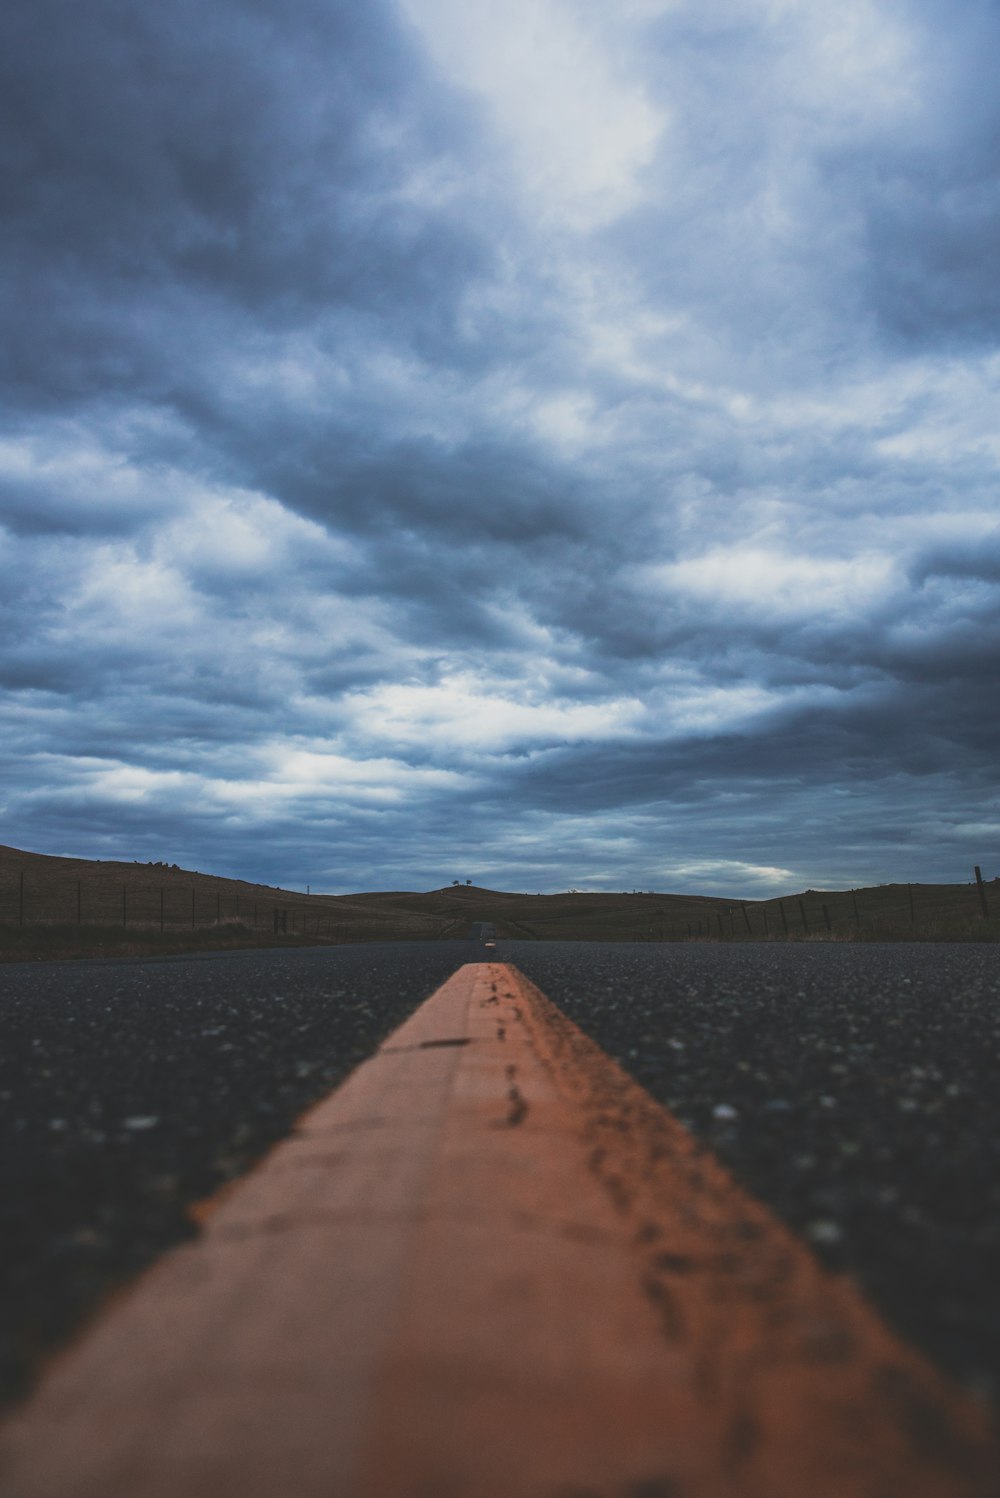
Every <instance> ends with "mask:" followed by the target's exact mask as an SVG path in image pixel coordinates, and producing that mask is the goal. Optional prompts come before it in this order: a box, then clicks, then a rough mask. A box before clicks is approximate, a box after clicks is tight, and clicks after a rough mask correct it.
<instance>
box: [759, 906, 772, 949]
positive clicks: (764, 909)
mask: <svg viewBox="0 0 1000 1498" xmlns="http://www.w3.org/2000/svg"><path fill="white" fill-rule="evenodd" d="M760 913H761V915H762V916H763V917H764V940H765V941H770V940H771V932H770V929H769V928H768V924H767V906H766V905H762V906H761V907H760Z"/></svg>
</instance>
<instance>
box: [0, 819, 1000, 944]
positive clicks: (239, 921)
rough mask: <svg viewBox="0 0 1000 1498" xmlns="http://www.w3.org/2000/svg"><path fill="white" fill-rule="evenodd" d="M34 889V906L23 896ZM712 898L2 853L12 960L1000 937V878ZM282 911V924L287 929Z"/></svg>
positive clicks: (4, 926) (4, 930) (3, 933)
mask: <svg viewBox="0 0 1000 1498" xmlns="http://www.w3.org/2000/svg"><path fill="white" fill-rule="evenodd" d="M22 889H23V901H22ZM987 900H988V901H989V904H990V916H989V919H987V920H984V919H983V917H982V914H981V909H980V904H979V895H978V891H977V889H976V886H975V884H960V885H955V884H948V885H925V884H918V885H909V886H908V885H900V884H897V885H879V886H877V887H875V888H868V889H859V890H855V891H853V892H852V891H850V890H846V891H845V890H826V891H822V890H806V891H805V892H803V893H802V894H798V895H789V896H783V897H782V899H781V900H778V899H772V900H763V901H758V900H754V901H746V902H740V901H736V900H732V899H726V898H724V897H715V896H708V895H668V894H627V893H622V894H612V893H605V894H574V893H567V894H558V895H530V894H511V893H506V892H503V891H499V890H487V889H478V888H473V887H470V886H466V885H460V886H449V887H447V888H444V889H440V890H432V891H430V892H428V893H426V894H413V893H407V892H404V891H390V892H385V893H367V894H356V895H304V894H301V893H299V892H296V891H291V890H282V889H275V888H272V887H271V886H269V885H263V884H250V883H247V882H245V881H243V880H237V879H224V878H219V877H217V876H215V875H211V874H201V873H198V872H195V871H192V870H189V869H179V868H172V867H167V866H165V865H153V864H140V863H120V862H100V861H94V860H89V859H71V858H51V857H48V856H47V855H44V854H38V853H26V852H22V851H20V850H18V849H15V848H6V847H0V958H7V960H25V959H30V958H44V957H57V956H58V957H69V956H99V955H100V956H104V955H122V954H136V955H138V954H147V953H154V952H179V951H192V950H195V951H197V950H209V949H219V948H236V947H245V946H273V945H282V946H284V945H302V944H303V943H306V944H309V945H315V944H317V943H325V942H355V941H363V942H367V941H404V940H405V941H413V940H421V939H423V940H434V939H441V938H448V937H459V936H464V935H465V933H466V932H467V931H468V929H469V927H470V925H471V924H472V923H473V922H474V921H489V922H492V923H493V924H494V925H495V926H496V929H497V932H498V934H499V935H501V936H506V937H519V938H522V939H528V940H557V941H685V940H695V941H697V940H702V941H704V940H710V941H720V940H724V941H730V942H732V941H760V940H765V939H766V940H772V941H773V940H781V941H784V940H789V941H803V940H809V941H918V940H922V941H996V940H997V939H1000V882H998V881H993V882H992V883H991V884H989V885H988V886H987ZM276 915H277V925H276V919H275V918H276Z"/></svg>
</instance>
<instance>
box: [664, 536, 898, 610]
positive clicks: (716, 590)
mask: <svg viewBox="0 0 1000 1498" xmlns="http://www.w3.org/2000/svg"><path fill="white" fill-rule="evenodd" d="M640 576H641V577H642V579H643V580H644V581H645V582H646V583H647V584H653V585H655V586H656V587H658V588H659V589H661V590H662V592H663V593H664V594H666V595H672V594H673V595H676V594H681V595H685V596H686V597H688V598H691V599H695V600H698V601H699V602H701V603H703V604H704V605H705V606H706V607H708V608H710V609H711V610H712V612H713V613H719V612H724V611H726V610H729V609H736V610H739V611H745V612H749V613H753V614H755V615H757V616H758V617H760V618H767V617H772V618H775V617H776V618H784V619H797V620H806V619H809V618H824V617H825V618H829V617H830V616H831V615H834V616H840V617H850V618H854V617H856V616H857V615H858V614H859V613H860V612H863V611H866V610H870V609H871V608H873V607H876V606H877V605H878V604H880V603H881V602H882V601H883V600H884V599H885V598H886V597H887V596H888V595H889V593H890V592H891V591H892V589H893V587H894V586H895V585H896V578H895V561H894V558H893V557H891V556H888V555H885V554H880V553H877V552H876V553H870V554H865V555H860V556H856V557H844V558H839V557H838V558H833V557H818V556H809V555H795V554H793V553H790V552H781V551H777V550H766V549H764V548H763V547H760V546H753V545H752V544H750V545H746V546H720V547H714V548H712V549H711V550H710V551H706V552H703V553H702V554H701V555H700V556H693V557H687V558H685V559H683V560H681V561H679V562H669V563H663V564H659V565H653V566H650V567H647V568H644V569H642V570H641V573H640Z"/></svg>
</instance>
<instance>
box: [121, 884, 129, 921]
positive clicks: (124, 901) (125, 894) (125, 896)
mask: <svg viewBox="0 0 1000 1498" xmlns="http://www.w3.org/2000/svg"><path fill="white" fill-rule="evenodd" d="M122 925H123V926H127V925H128V885H127V884H123V885H122Z"/></svg>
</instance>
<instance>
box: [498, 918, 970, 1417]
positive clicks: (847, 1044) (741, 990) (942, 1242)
mask: <svg viewBox="0 0 1000 1498" xmlns="http://www.w3.org/2000/svg"><path fill="white" fill-rule="evenodd" d="M497 956H498V959H499V960H500V961H506V962H513V963H514V964H515V965H516V966H517V967H519V968H520V969H521V971H522V972H523V973H524V974H525V975H526V976H527V977H528V978H530V979H531V980H532V981H533V982H534V983H536V984H537V985H538V987H539V988H541V989H542V990H543V991H544V992H545V993H547V994H548V996H549V997H550V998H551V999H552V1000H553V1001H554V1002H555V1003H556V1004H558V1005H559V1006H560V1007H561V1008H562V1009H563V1010H564V1011H565V1012H566V1013H567V1014H568V1015H569V1016H570V1017H571V1018H572V1019H573V1020H574V1021H575V1022H576V1023H577V1024H578V1025H580V1027H581V1028H582V1029H583V1030H585V1031H586V1032H587V1033H588V1034H589V1035H591V1036H592V1037H593V1038H594V1039H595V1040H596V1041H597V1042H598V1043H599V1044H600V1045H602V1046H603V1047H604V1048H605V1050H607V1051H608V1052H609V1053H610V1054H611V1055H612V1056H613V1057H614V1058H615V1059H616V1060H617V1061H618V1062H619V1063H620V1064H621V1065H622V1066H624V1067H625V1068H626V1069H627V1070H628V1071H630V1072H631V1073H632V1074H633V1076H635V1077H636V1078H637V1079H638V1080H639V1081H640V1082H641V1083H642V1084H643V1085H644V1086H645V1087H646V1088H647V1089H648V1090H649V1092H651V1093H652V1094H653V1096H654V1097H656V1098H657V1099H658V1100H659V1101H660V1102H662V1103H664V1104H666V1105H667V1106H668V1107H669V1108H670V1109H672V1110H673V1111H674V1112H675V1114H677V1115H678V1116H679V1117H680V1118H681V1120H682V1121H683V1122H684V1123H685V1124H687V1125H688V1126H689V1127H690V1128H691V1129H692V1130H693V1131H694V1132H695V1133H696V1134H698V1135H699V1136H700V1137H701V1138H702V1139H703V1140H704V1141H706V1142H707V1143H708V1144H709V1145H710V1146H711V1148H712V1149H713V1150H714V1151H715V1152H716V1153H717V1154H718V1155H719V1156H720V1157H721V1158H722V1159H723V1160H724V1161H725V1162H726V1164H727V1165H728V1166H729V1167H730V1168H731V1169H732V1171H733V1172H734V1174H735V1175H736V1176H737V1177H738V1179H739V1180H740V1181H741V1182H743V1183H744V1184H745V1185H746V1186H747V1187H749V1189H750V1190H751V1191H752V1192H754V1194H756V1195H757V1196H758V1197H760V1198H762V1199H763V1200H765V1201H766V1202H767V1203H768V1204H769V1205H770V1206H771V1207H772V1209H774V1210H775V1211H776V1212H777V1213H778V1214H779V1215H780V1216H781V1217H783V1218H784V1219H785V1221H786V1222H788V1223H789V1224H791V1226H792V1227H793V1228H795V1229H796V1230H797V1231H798V1232H799V1233H800V1234H802V1235H803V1236H804V1237H805V1238H806V1239H807V1240H808V1241H809V1242H810V1243H811V1244H812V1246H813V1247H814V1249H815V1251H816V1252H817V1254H818V1255H819V1256H820V1257H821V1258H822V1259H823V1260H824V1261H825V1262H826V1263H827V1264H828V1265H829V1266H830V1267H832V1268H833V1269H835V1270H839V1271H846V1272H848V1273H850V1274H852V1275H854V1276H855V1277H856V1279H857V1280H858V1281H859V1282H860V1283H861V1285H862V1286H863V1288H864V1289H865V1290H866V1292H867V1293H868V1295H869V1297H870V1298H871V1299H872V1300H874V1301H875V1302H876V1303H877V1304H878V1306H879V1307H880V1309H881V1311H882V1313H883V1314H884V1315H885V1316H886V1317H887V1319H888V1320H889V1321H890V1322H891V1323H892V1324H894V1325H895V1326H896V1328H897V1329H898V1330H900V1331H901V1332H902V1333H903V1334H904V1335H906V1336H907V1337H909V1338H910V1339H911V1340H913V1341H915V1342H916V1343H917V1344H918V1345H920V1346H922V1347H923V1348H924V1349H925V1350H926V1351H927V1352H929V1353H930V1354H931V1355H932V1357H934V1358H935V1359H936V1360H937V1361H938V1362H939V1363H941V1364H942V1365H943V1366H945V1367H946V1368H948V1369H949V1370H951V1371H952V1372H953V1373H954V1374H956V1375H957V1376H958V1377H960V1378H961V1379H962V1380H964V1381H966V1382H967V1383H968V1384H969V1385H970V1386H971V1387H972V1388H973V1389H975V1390H976V1391H977V1392H979V1393H981V1394H983V1395H984V1396H986V1397H989V1398H992V1399H996V1398H997V1394H998V1389H1000V1068H998V1062H1000V951H998V950H997V948H995V947H992V946H985V945H983V946H976V945H940V946H937V945H926V944H921V945H919V946H918V945H915V944H914V945H909V944H905V945H903V944H892V945H889V944H886V945H878V946H869V945H865V946H849V945H839V944H832V943H831V944H826V943H823V944H815V945H804V944H802V945H800V944H796V945H795V946H783V945H780V944H774V945H763V944H761V945H758V946H749V945H745V946H722V945H719V946H714V945H712V944H710V943H691V944H682V945H663V946H660V945H648V946H645V945H634V944H628V945H617V944H616V945H612V944H607V945H604V944H600V945H594V944H588V945H586V946H583V945H580V946H576V945H574V944H572V943H568V942H566V943H559V942H549V943H529V942H516V941H503V942H500V943H499V945H498V951H497Z"/></svg>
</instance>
